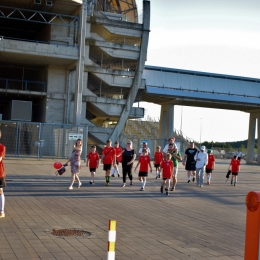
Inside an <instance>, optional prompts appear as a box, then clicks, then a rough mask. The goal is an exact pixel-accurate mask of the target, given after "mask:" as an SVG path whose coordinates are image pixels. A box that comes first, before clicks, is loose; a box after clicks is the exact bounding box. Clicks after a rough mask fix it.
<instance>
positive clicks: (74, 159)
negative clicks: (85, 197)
mask: <svg viewBox="0 0 260 260" xmlns="http://www.w3.org/2000/svg"><path fill="white" fill-rule="evenodd" d="M81 153H82V140H81V139H77V141H76V143H75V145H74V148H73V151H72V153H71V156H70V158H69V160H68V161H67V163H66V164H68V163H70V170H71V182H70V186H69V187H68V189H69V190H72V189H73V184H74V181H75V180H76V181H77V182H78V188H80V187H81V185H82V183H81V182H80V179H79V176H78V175H79V172H80V161H81V159H80V156H81Z"/></svg>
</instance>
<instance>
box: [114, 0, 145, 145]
mask: <svg viewBox="0 0 260 260" xmlns="http://www.w3.org/2000/svg"><path fill="white" fill-rule="evenodd" d="M149 32H150V1H143V32H142V42H141V49H140V56H139V61H138V67H137V70H136V73H135V78H134V80H133V84H132V86H131V89H130V91H129V94H128V97H127V100H126V105H125V106H124V108H123V110H122V113H121V115H120V118H119V120H118V122H117V125H116V127H115V128H114V131H113V133H112V134H111V136H110V139H111V140H112V141H113V142H115V141H116V140H117V139H118V137H119V135H120V133H121V132H122V130H123V128H124V125H125V123H126V121H127V119H128V116H129V114H130V112H131V108H132V106H133V104H134V101H135V98H136V95H137V92H138V89H139V86H140V84H141V79H142V74H143V70H144V64H145V61H146V55H147V47H148V40H149Z"/></svg>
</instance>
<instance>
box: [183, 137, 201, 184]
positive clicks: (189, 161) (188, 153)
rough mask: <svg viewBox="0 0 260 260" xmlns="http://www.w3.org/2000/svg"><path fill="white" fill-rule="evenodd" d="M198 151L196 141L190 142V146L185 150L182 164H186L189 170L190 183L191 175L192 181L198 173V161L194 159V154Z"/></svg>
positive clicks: (186, 168)
mask: <svg viewBox="0 0 260 260" xmlns="http://www.w3.org/2000/svg"><path fill="white" fill-rule="evenodd" d="M197 152H198V149H197V148H195V146H194V142H190V147H189V148H188V149H186V150H185V153H184V158H183V162H182V164H183V165H184V166H185V170H186V171H187V176H188V181H187V183H190V181H191V176H192V181H193V182H194V181H195V175H196V161H195V160H194V155H195V154H196V153H197Z"/></svg>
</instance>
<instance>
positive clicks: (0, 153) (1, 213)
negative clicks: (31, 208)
mask: <svg viewBox="0 0 260 260" xmlns="http://www.w3.org/2000/svg"><path fill="white" fill-rule="evenodd" d="M1 137H2V131H1V130H0V138H1ZM5 151H6V147H5V146H4V145H3V144H1V143H0V218H4V217H5V195H4V190H3V189H4V187H5V186H6V182H5V177H6V172H5V167H4V163H3V160H4V158H5Z"/></svg>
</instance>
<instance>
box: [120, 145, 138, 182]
mask: <svg viewBox="0 0 260 260" xmlns="http://www.w3.org/2000/svg"><path fill="white" fill-rule="evenodd" d="M132 145H133V143H132V141H131V140H128V141H127V144H126V148H125V149H124V150H123V152H122V170H123V185H122V187H125V185H126V175H128V178H129V180H130V185H133V175H132V167H133V164H134V161H135V158H136V154H135V150H134V149H133V147H132Z"/></svg>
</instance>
